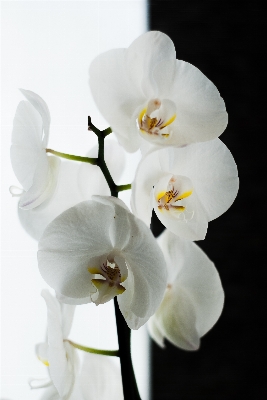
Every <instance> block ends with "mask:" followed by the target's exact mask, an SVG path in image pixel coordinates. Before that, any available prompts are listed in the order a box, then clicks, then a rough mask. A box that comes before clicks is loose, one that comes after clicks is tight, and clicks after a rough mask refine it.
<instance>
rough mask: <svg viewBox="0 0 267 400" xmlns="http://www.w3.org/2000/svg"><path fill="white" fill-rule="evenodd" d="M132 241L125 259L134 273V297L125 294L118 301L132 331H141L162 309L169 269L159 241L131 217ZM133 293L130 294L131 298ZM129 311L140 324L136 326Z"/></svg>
mask: <svg viewBox="0 0 267 400" xmlns="http://www.w3.org/2000/svg"><path fill="white" fill-rule="evenodd" d="M129 221H130V223H131V231H130V232H131V239H130V240H129V243H128V245H127V246H126V247H125V248H124V249H123V251H122V255H123V256H124V257H125V261H126V264H127V266H128V269H129V274H128V278H127V280H126V281H125V286H126V283H127V281H128V279H129V276H131V275H130V272H131V273H132V278H131V280H132V282H131V286H132V287H133V289H132V293H130V292H129V291H128V292H127V286H126V291H125V292H124V293H123V294H122V295H120V296H119V297H118V302H119V306H120V309H121V311H122V313H123V315H124V317H125V319H126V322H127V323H128V325H129V327H130V328H131V329H139V327H140V326H142V325H143V324H144V323H145V322H146V321H147V320H148V319H149V318H150V316H151V315H153V314H154V312H155V311H156V309H157V307H158V306H159V304H160V302H161V300H162V297H163V294H164V290H165V287H166V267H165V260H164V258H163V257H162V253H161V251H160V249H159V247H158V246H157V243H156V240H155V238H154V236H153V235H152V233H151V231H150V230H149V229H148V228H147V227H146V226H145V224H144V223H143V222H142V221H140V220H138V219H136V218H134V216H132V215H130V217H129ZM129 293H130V294H129ZM128 308H129V309H130V311H131V312H132V313H133V314H134V315H135V316H136V317H138V318H140V319H139V320H137V321H135V322H134V324H133V321H132V319H131V318H130V317H131V315H130V314H129V319H128V315H127V310H128Z"/></svg>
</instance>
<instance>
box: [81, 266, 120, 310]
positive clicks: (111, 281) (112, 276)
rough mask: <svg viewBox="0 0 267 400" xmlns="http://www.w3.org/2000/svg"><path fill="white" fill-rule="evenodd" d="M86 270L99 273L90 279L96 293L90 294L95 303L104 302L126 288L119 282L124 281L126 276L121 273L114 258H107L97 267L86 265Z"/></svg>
mask: <svg viewBox="0 0 267 400" xmlns="http://www.w3.org/2000/svg"><path fill="white" fill-rule="evenodd" d="M88 271H89V272H90V273H91V274H94V275H98V276H99V275H100V277H99V278H93V279H92V280H91V282H92V283H93V285H94V286H95V287H96V289H97V293H94V294H93V295H92V296H91V299H92V301H93V302H94V303H95V304H96V305H98V304H104V303H106V302H107V301H109V300H111V299H113V298H114V297H115V296H118V295H119V294H122V293H123V292H124V291H125V290H126V289H125V287H123V286H122V285H121V283H122V282H124V281H125V279H126V278H127V277H124V276H122V275H121V271H120V268H119V266H118V265H117V264H116V263H115V262H114V260H112V261H109V260H107V261H106V262H105V263H103V264H102V265H100V266H99V267H88Z"/></svg>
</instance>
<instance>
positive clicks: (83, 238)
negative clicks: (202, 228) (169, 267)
mask: <svg viewBox="0 0 267 400" xmlns="http://www.w3.org/2000/svg"><path fill="white" fill-rule="evenodd" d="M38 262H39V269H40V273H41V275H42V277H43V278H44V280H45V281H46V282H47V283H48V284H49V285H50V286H51V287H52V288H54V289H55V290H56V292H57V293H58V295H59V298H60V299H62V300H63V301H65V302H70V303H75V304H84V303H88V302H90V301H93V302H94V303H95V304H97V305H98V304H103V303H106V302H107V301H109V300H111V299H113V298H114V297H115V296H118V303H119V307H120V310H121V312H122V314H123V316H124V318H125V320H126V322H127V324H128V326H129V327H130V328H131V329H138V328H139V327H140V326H142V325H143V324H144V323H145V322H146V321H147V320H148V319H149V317H151V315H152V314H154V312H155V311H156V309H157V307H158V306H159V304H160V302H161V300H162V298H163V294H164V291H165V288H166V267H165V261H164V257H163V254H162V252H161V250H160V249H159V247H158V244H157V242H156V240H155V238H154V237H153V235H152V233H151V231H150V230H149V229H148V228H147V227H146V226H145V224H144V223H143V222H142V221H140V220H139V219H137V218H136V217H135V216H134V215H133V214H132V213H130V211H129V210H128V208H127V207H126V206H125V204H124V203H123V202H122V201H121V200H119V199H116V198H113V197H102V196H93V198H92V200H89V201H85V202H82V203H79V204H77V205H76V206H74V207H72V208H70V209H68V210H67V211H65V212H64V213H62V214H61V215H59V216H58V217H57V218H56V219H55V220H54V221H53V222H51V224H49V225H48V227H47V228H46V230H45V231H44V234H43V236H42V238H41V240H40V242H39V252H38Z"/></svg>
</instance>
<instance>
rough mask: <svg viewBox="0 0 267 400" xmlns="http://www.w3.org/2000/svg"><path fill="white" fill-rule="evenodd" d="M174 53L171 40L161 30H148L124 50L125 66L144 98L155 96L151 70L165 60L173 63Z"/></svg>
mask: <svg viewBox="0 0 267 400" xmlns="http://www.w3.org/2000/svg"><path fill="white" fill-rule="evenodd" d="M175 59H176V53H175V48H174V44H173V41H172V40H171V39H170V38H169V36H167V35H165V34H164V33H162V32H158V31H150V32H146V33H145V34H143V35H141V36H139V37H138V38H137V39H136V40H134V41H133V43H132V44H131V45H130V46H129V48H128V50H127V52H126V68H127V72H128V74H129V77H130V79H131V81H132V82H133V83H134V86H135V87H136V88H137V90H139V91H142V92H143V93H144V94H145V96H146V98H150V97H156V96H157V93H156V91H157V85H156V84H155V81H154V79H153V71H154V69H155V67H156V65H157V64H159V63H161V62H162V61H163V60H165V61H170V62H171V61H173V63H175Z"/></svg>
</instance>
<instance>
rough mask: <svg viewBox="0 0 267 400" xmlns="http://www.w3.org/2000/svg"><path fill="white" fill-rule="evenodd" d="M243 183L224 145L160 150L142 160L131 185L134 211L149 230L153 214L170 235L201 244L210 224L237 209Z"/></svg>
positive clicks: (218, 141)
mask: <svg viewBox="0 0 267 400" xmlns="http://www.w3.org/2000/svg"><path fill="white" fill-rule="evenodd" d="M238 182H239V181H238V175H237V167H236V164H235V161H234V159H233V156H232V155H231V153H230V151H229V150H228V149H227V147H226V146H225V145H224V144H223V143H222V142H221V141H220V139H214V140H212V141H209V142H205V143H195V144H192V145H191V146H187V147H184V148H167V149H160V150H156V151H154V152H150V153H148V154H147V155H146V156H145V157H144V158H143V159H142V160H141V162H140V164H139V166H138V169H137V171H136V176H135V179H134V182H133V184H132V197H131V206H132V209H133V212H134V214H136V215H137V216H138V217H139V218H141V219H142V220H143V221H144V222H145V223H146V224H147V225H148V226H149V225H150V220H151V213H152V209H153V208H154V210H155V212H156V214H157V216H158V218H159V219H160V221H161V222H162V224H163V225H164V226H165V227H166V228H167V229H169V230H170V231H171V232H173V233H174V234H176V235H178V236H180V237H182V238H184V239H188V240H201V239H204V238H205V235H206V231H207V227H208V222H209V221H212V220H213V219H215V218H218V217H219V216H220V215H221V214H223V213H224V212H225V211H226V210H227V209H228V208H229V207H230V206H231V204H232V203H233V201H234V199H235V197H236V194H237V191H238Z"/></svg>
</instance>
